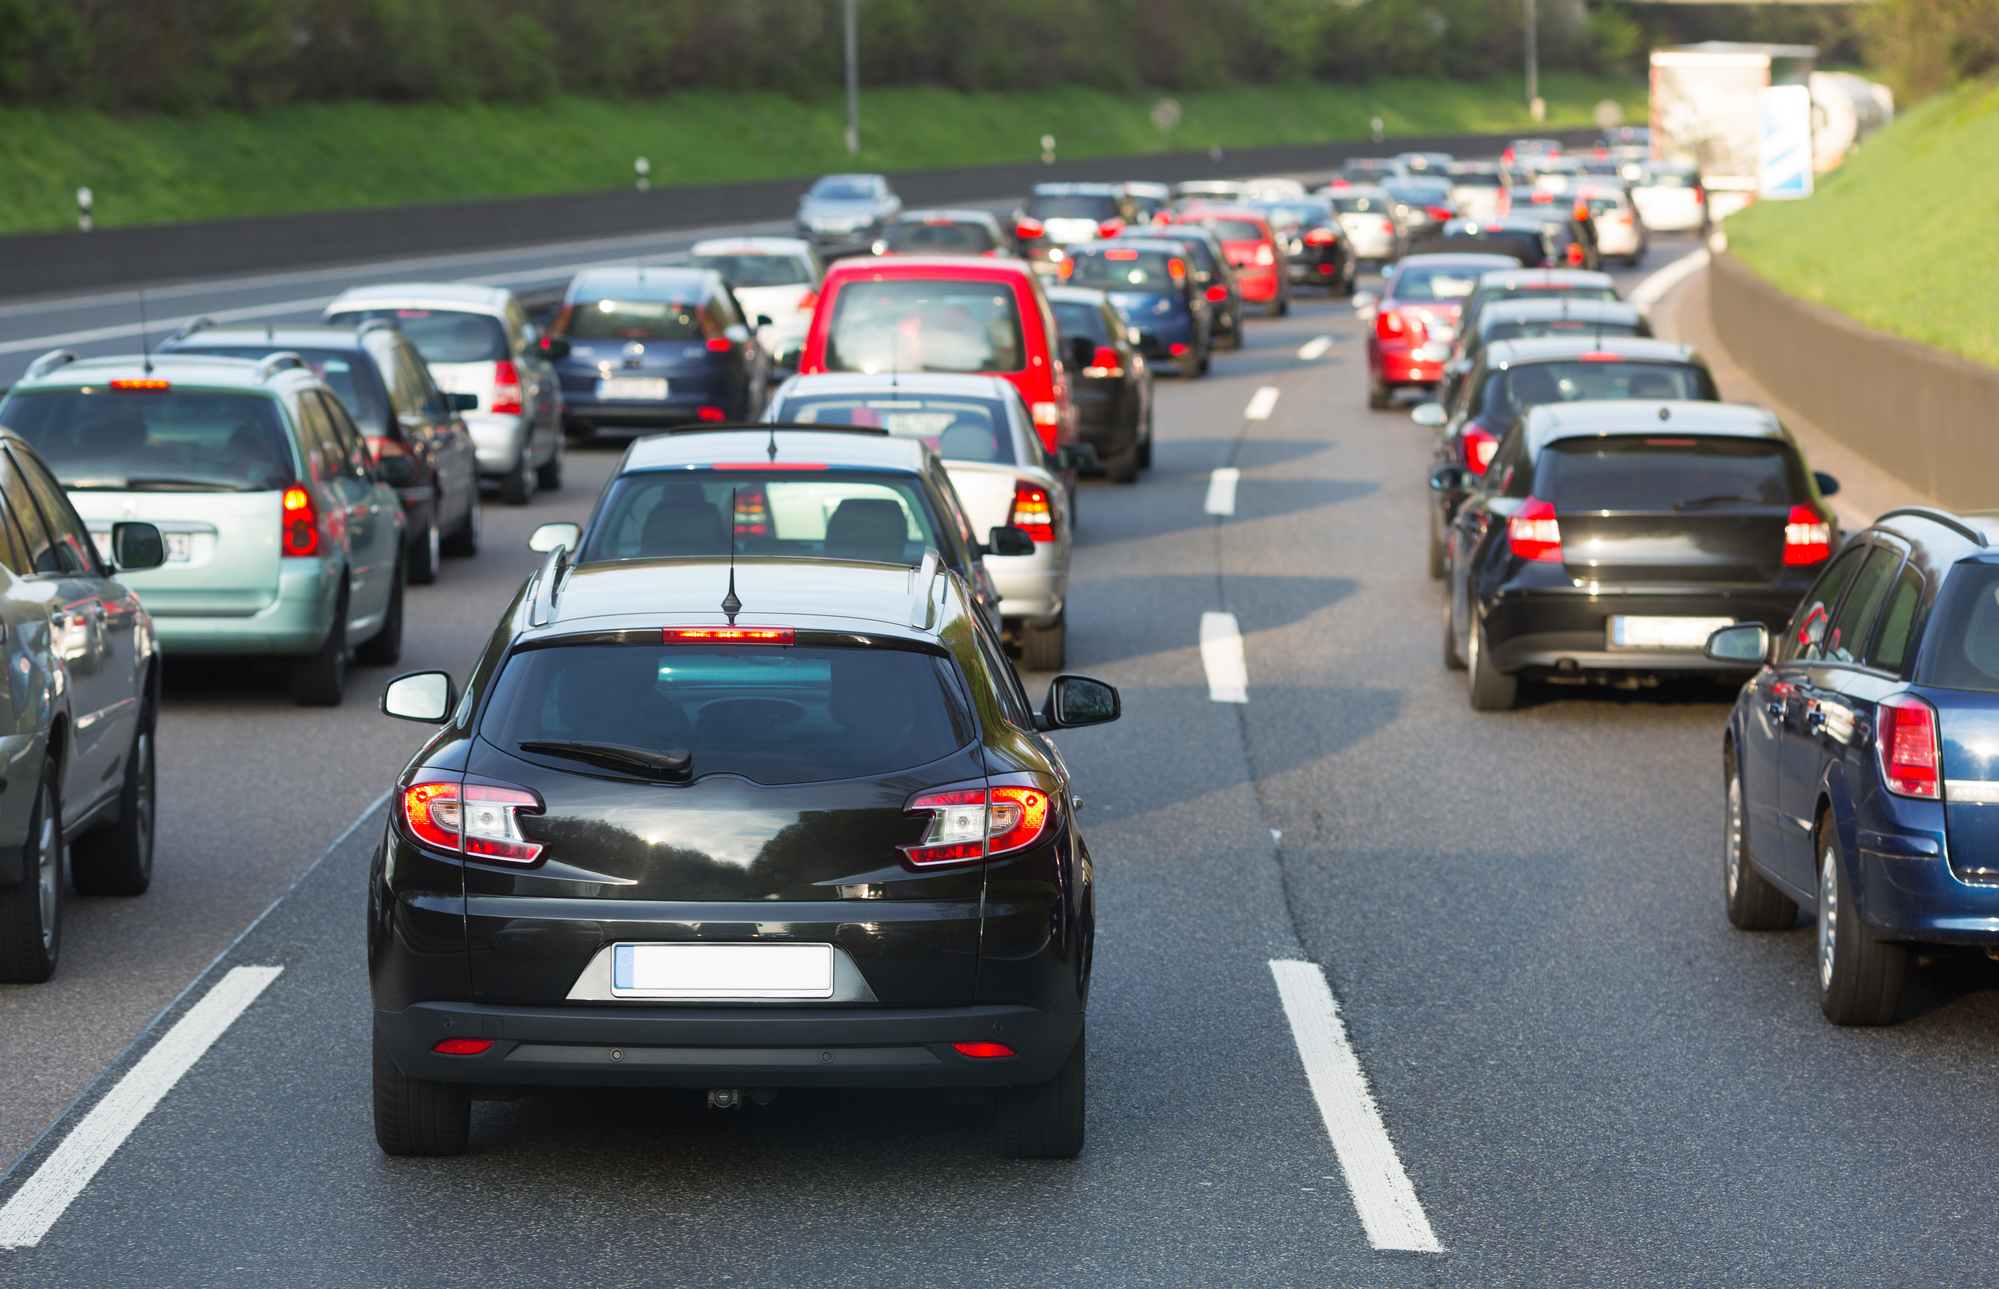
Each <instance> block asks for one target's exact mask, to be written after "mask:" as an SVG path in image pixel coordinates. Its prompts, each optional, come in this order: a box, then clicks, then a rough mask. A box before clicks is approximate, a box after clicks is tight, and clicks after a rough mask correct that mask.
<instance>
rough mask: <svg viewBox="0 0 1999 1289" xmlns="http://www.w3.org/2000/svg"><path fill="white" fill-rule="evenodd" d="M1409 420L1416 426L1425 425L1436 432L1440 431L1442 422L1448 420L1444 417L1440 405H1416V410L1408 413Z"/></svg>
mask: <svg viewBox="0 0 1999 1289" xmlns="http://www.w3.org/2000/svg"><path fill="white" fill-rule="evenodd" d="M1409 419H1410V420H1412V421H1414V422H1416V424H1418V425H1427V426H1429V427H1430V428H1431V429H1433V430H1436V429H1442V428H1443V425H1444V422H1445V421H1447V420H1449V419H1450V418H1449V417H1447V416H1445V415H1444V405H1443V404H1442V403H1418V404H1417V405H1416V410H1414V411H1412V412H1410V413H1409Z"/></svg>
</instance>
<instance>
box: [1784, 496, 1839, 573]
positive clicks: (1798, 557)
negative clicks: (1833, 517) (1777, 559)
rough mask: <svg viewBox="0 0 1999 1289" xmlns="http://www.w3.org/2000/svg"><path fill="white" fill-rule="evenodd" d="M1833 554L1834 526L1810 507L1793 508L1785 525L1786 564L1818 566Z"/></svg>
mask: <svg viewBox="0 0 1999 1289" xmlns="http://www.w3.org/2000/svg"><path fill="white" fill-rule="evenodd" d="M1831 554H1832V525H1831V524H1830V523H1828V522H1826V520H1825V518H1824V517H1823V516H1821V515H1820V514H1819V513H1818V512H1817V511H1816V510H1813V509H1812V508H1811V507H1810V506H1793V507H1791V517H1790V519H1789V520H1788V521H1786V522H1785V524H1784V562H1785V563H1786V564H1817V563H1819V562H1820V561H1822V560H1824V559H1825V558H1826V557H1827V556H1829V555H1831Z"/></svg>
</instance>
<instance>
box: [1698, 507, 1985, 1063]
mask: <svg viewBox="0 0 1999 1289" xmlns="http://www.w3.org/2000/svg"><path fill="white" fill-rule="evenodd" d="M1707 652H1708V656H1709V657H1710V658H1713V659H1716V660H1718V661H1728V660H1735V661H1741V662H1745V663H1748V664H1750V665H1755V664H1757V663H1759V662H1760V663H1761V664H1762V666H1761V670H1759V671H1758V672H1757V673H1756V675H1755V676H1754V677H1752V678H1751V679H1750V681H1749V682H1748V683H1747V684H1745V685H1744V686H1743V688H1742V692H1741V695H1740V697H1738V698H1737V700H1736V704H1735V710H1734V711H1733V712H1732V713H1731V714H1730V716H1729V721H1728V729H1727V733H1726V734H1725V735H1724V736H1723V740H1722V758H1723V766H1724V775H1725V777H1724V787H1725V802H1726V806H1725V811H1726V814H1725V819H1726V830H1725V834H1724V836H1725V847H1724V868H1723V876H1724V887H1725V890H1726V893H1727V903H1728V917H1729V920H1730V921H1731V922H1733V923H1734V924H1735V925H1736V926H1737V927H1739V928H1741V929H1742V930H1745V931H1777V930H1784V929H1786V928H1788V927H1790V926H1792V925H1793V924H1794V923H1795V921H1796V919H1797V913H1798V907H1799V906H1800V905H1803V906H1804V907H1806V908H1808V909H1811V910H1813V911H1814V912H1815V913H1816V916H1817V921H1818V941H1817V954H1816V965H1817V979H1818V993H1819V1006H1820V1008H1821V1009H1822V1010H1823V1011H1824V1012H1825V1015H1826V1018H1827V1019H1828V1020H1831V1021H1832V1022H1833V1023H1834V1024H1838V1025H1885V1024H1888V1023H1889V1022H1891V1021H1893V1020H1894V1018H1895V1009H1896V1005H1897V1002H1898V1000H1899V999H1900V997H1901V991H1902V976H1903V970H1904V966H1905V964H1906V962H1907V959H1908V954H1909V949H1910V947H1911V946H1919V945H1958V946H1964V947H1967V948H1982V949H1985V950H1986V951H1987V952H1991V951H1993V949H1994V948H1996V947H1999V523H1993V522H1991V521H1987V520H1979V519H1966V518H1960V517H1958V516H1955V515H1950V514H1946V513H1944V512H1942V511H1938V510H1929V509H1925V508H1913V509H1905V510H1892V511H1889V512H1888V513H1887V514H1885V515H1883V516H1881V518H1880V519H1878V520H1876V521H1875V523H1874V526H1873V527H1871V528H1868V529H1866V530H1865V531H1863V532H1861V533H1860V534H1858V535H1857V536H1855V537H1854V538H1853V539H1852V540H1850V541H1849V542H1847V543H1846V545H1845V547H1844V548H1843V549H1842V550H1841V551H1840V553H1839V554H1838V556H1837V557H1835V558H1834V559H1833V560H1832V561H1831V563H1829V564H1828V565H1827V566H1826V569H1825V572H1824V573H1823V574H1822V575H1821V576H1820V577H1819V579H1818V580H1817V581H1816V582H1815V583H1813V585H1812V588H1811V590H1810V591H1808V592H1806V594H1805V598H1804V600H1803V602H1802V603H1801V604H1800V606H1799V608H1798V611H1797V613H1796V615H1795V616H1794V617H1793V618H1792V620H1791V622H1790V625H1789V626H1787V627H1786V628H1785V629H1784V632H1783V634H1782V635H1780V636H1779V637H1777V638H1776V639H1775V640H1770V639H1769V638H1768V634H1767V632H1766V631H1765V629H1764V628H1763V627H1761V626H1755V625H1737V626H1733V627H1726V628H1723V629H1722V630H1720V631H1717V632H1715V633H1714V634H1713V635H1712V636H1710V637H1709V639H1708V644H1707Z"/></svg>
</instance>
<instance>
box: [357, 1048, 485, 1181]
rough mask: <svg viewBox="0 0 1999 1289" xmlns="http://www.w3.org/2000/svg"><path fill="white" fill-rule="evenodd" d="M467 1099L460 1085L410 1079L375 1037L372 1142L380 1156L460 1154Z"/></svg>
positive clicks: (468, 1119) (467, 1133) (466, 1130)
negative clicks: (373, 1126) (380, 1153)
mask: <svg viewBox="0 0 1999 1289" xmlns="http://www.w3.org/2000/svg"><path fill="white" fill-rule="evenodd" d="M471 1136H472V1096H471V1093H470V1092H469V1091H467V1090H466V1088H465V1085H464V1084H462V1083H439V1082H437V1081H436V1080H434V1079H413V1078H410V1077H409V1076H408V1075H406V1074H404V1073H403V1072H402V1071H401V1070H399V1069H397V1068H396V1063H395V1061H393V1060H391V1059H390V1057H389V1053H388V1049H387V1048H385V1047H383V1046H382V1036H381V1035H379V1034H377V1035H376V1036H375V1144H376V1145H378V1146H380V1147H381V1148H382V1153H383V1154H385V1155H462V1154H464V1153H465V1144H466V1142H467V1141H468V1140H469V1139H470V1138H471Z"/></svg>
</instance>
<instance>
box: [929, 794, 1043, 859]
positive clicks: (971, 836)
mask: <svg viewBox="0 0 1999 1289" xmlns="http://www.w3.org/2000/svg"><path fill="white" fill-rule="evenodd" d="M902 812H903V813H904V814H906V815H920V814H924V813H928V814H929V816H930V826H929V827H927V828H925V829H924V830H923V837H922V839H921V840H920V841H918V842H916V843H915V844H914V845H908V846H902V847H899V848H898V849H900V850H901V851H902V853H903V857H904V858H905V859H907V860H908V861H909V864H910V866H911V867H913V868H941V867H944V866H947V865H952V864H972V863H977V862H979V861H980V860H983V859H986V858H989V857H990V856H993V855H1004V854H1006V853H1007V852H1009V851H1015V850H1024V849H1026V848H1027V847H1029V846H1032V845H1034V844H1036V843H1037V842H1039V841H1040V840H1041V839H1042V838H1043V837H1045V836H1047V835H1048V831H1049V829H1050V827H1051V826H1052V825H1053V824H1054V822H1055V816H1056V808H1055V801H1054V798H1052V797H1051V796H1050V795H1049V794H1048V793H1047V792H1044V791H1043V790H1042V789H1040V788H1035V787H1029V786H1026V785H1024V784H1008V785H1002V786H997V787H992V788H941V789H936V790H933V791H930V792H919V793H917V794H916V795H915V796H913V797H911V798H910V799H909V801H908V803H907V804H906V805H904V806H903V808H902Z"/></svg>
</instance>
